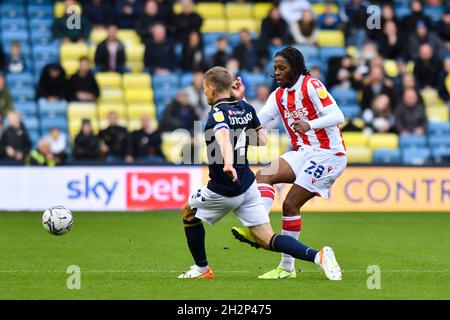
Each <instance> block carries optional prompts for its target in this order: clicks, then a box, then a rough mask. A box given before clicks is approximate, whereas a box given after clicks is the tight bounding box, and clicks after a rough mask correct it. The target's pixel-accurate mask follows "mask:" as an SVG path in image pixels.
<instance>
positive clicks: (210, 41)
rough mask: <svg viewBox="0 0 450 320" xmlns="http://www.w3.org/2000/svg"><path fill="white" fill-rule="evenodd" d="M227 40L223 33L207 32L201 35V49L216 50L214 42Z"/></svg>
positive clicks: (225, 34)
mask: <svg viewBox="0 0 450 320" xmlns="http://www.w3.org/2000/svg"><path fill="white" fill-rule="evenodd" d="M221 37H222V38H228V34H227V33H225V32H208V33H203V34H202V41H203V47H205V48H206V47H209V46H212V47H214V48H216V42H217V39H219V38H221Z"/></svg>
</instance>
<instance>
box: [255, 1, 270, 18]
mask: <svg viewBox="0 0 450 320" xmlns="http://www.w3.org/2000/svg"><path fill="white" fill-rule="evenodd" d="M272 8H273V4H271V3H255V4H254V5H253V16H254V17H255V19H258V20H262V19H264V18H266V17H267V16H268V15H269V11H270V9H272Z"/></svg>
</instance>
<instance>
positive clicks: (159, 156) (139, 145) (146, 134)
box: [131, 114, 166, 164]
mask: <svg viewBox="0 0 450 320" xmlns="http://www.w3.org/2000/svg"><path fill="white" fill-rule="evenodd" d="M131 144H132V146H133V157H134V158H135V159H137V160H144V161H145V162H147V163H148V162H149V163H151V164H164V163H166V159H165V157H164V154H163V152H162V148H161V145H162V138H161V132H159V131H158V130H155V129H154V128H152V126H151V123H150V117H149V116H148V115H147V114H143V115H142V117H141V129H139V130H136V131H133V132H132V133H131Z"/></svg>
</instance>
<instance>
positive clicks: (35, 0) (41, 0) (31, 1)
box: [28, 0, 53, 6]
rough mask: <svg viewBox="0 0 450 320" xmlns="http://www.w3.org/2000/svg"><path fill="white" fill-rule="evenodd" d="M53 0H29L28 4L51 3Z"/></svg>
mask: <svg viewBox="0 0 450 320" xmlns="http://www.w3.org/2000/svg"><path fill="white" fill-rule="evenodd" d="M52 3H53V0H28V5H30V6H31V5H36V4H47V5H51V4H52Z"/></svg>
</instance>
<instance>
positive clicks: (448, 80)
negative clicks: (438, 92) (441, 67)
mask: <svg viewBox="0 0 450 320" xmlns="http://www.w3.org/2000/svg"><path fill="white" fill-rule="evenodd" d="M445 87H446V88H447V92H450V73H449V74H448V75H447V77H445Z"/></svg>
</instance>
